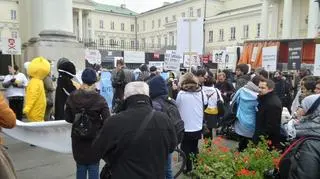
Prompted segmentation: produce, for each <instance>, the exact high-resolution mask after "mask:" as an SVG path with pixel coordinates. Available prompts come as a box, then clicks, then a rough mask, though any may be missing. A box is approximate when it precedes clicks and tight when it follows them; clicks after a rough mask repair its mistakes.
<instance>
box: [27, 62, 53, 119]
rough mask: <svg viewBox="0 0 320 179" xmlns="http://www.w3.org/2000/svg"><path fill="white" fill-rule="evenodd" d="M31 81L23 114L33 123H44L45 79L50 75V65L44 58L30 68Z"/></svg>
mask: <svg viewBox="0 0 320 179" xmlns="http://www.w3.org/2000/svg"><path fill="white" fill-rule="evenodd" d="M27 72H28V75H29V76H30V78H31V79H30V81H29V83H28V86H27V90H26V101H25V106H24V108H23V113H24V114H26V116H27V119H28V120H29V121H32V122H41V121H44V115H45V112H46V106H47V102H46V94H45V89H44V84H43V79H44V78H45V77H46V76H47V75H48V74H49V73H50V63H49V62H48V61H47V60H46V59H45V58H43V57H37V58H35V59H33V60H32V61H31V63H30V65H29V66H28V70H27Z"/></svg>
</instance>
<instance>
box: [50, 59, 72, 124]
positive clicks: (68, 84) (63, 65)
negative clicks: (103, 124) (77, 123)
mask: <svg viewBox="0 0 320 179" xmlns="http://www.w3.org/2000/svg"><path fill="white" fill-rule="evenodd" d="M57 67H58V72H59V77H58V81H57V87H56V97H55V102H54V111H55V112H54V118H55V120H63V119H64V107H65V103H66V101H67V98H68V96H69V95H70V94H71V93H72V92H73V91H74V90H76V89H77V88H76V86H75V85H74V83H73V82H72V80H71V79H72V78H73V77H74V76H75V75H76V67H75V66H74V64H73V63H72V62H71V61H69V60H68V59H66V58H61V59H59V61H58V63H57Z"/></svg>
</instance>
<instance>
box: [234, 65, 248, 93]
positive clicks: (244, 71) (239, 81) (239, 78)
mask: <svg viewBox="0 0 320 179" xmlns="http://www.w3.org/2000/svg"><path fill="white" fill-rule="evenodd" d="M248 72H249V66H248V65H247V64H239V65H238V66H237V67H236V90H238V89H240V88H241V87H243V86H244V85H245V84H247V83H248V81H250V79H251V77H250V75H248Z"/></svg>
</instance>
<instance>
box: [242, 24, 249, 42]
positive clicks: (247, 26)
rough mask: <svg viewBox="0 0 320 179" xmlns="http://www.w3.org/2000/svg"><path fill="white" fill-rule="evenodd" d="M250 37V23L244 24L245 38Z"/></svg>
mask: <svg viewBox="0 0 320 179" xmlns="http://www.w3.org/2000/svg"><path fill="white" fill-rule="evenodd" d="M248 37H249V25H244V26H243V38H245V39H247V38H248Z"/></svg>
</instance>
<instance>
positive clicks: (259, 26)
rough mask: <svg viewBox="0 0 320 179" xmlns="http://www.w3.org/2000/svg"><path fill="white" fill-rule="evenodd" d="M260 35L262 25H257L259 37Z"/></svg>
mask: <svg viewBox="0 0 320 179" xmlns="http://www.w3.org/2000/svg"><path fill="white" fill-rule="evenodd" d="M260 33H261V24H260V23H259V24H257V37H260Z"/></svg>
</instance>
